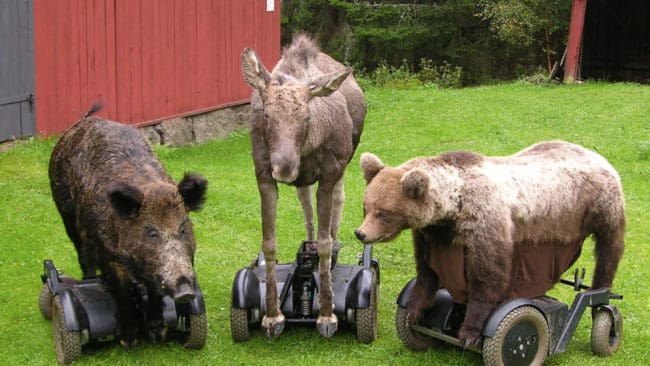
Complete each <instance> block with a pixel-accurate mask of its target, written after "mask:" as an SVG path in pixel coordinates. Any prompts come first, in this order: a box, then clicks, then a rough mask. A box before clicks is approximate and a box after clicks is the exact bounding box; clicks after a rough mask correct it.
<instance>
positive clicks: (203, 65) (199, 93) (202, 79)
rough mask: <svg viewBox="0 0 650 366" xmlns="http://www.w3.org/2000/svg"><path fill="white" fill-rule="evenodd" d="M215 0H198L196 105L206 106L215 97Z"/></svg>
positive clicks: (199, 106) (198, 106)
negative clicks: (213, 90)
mask: <svg viewBox="0 0 650 366" xmlns="http://www.w3.org/2000/svg"><path fill="white" fill-rule="evenodd" d="M213 4H214V3H213V2H212V1H210V0H197V3H196V7H197V10H198V11H197V17H196V47H197V60H196V62H197V64H196V68H197V73H196V86H195V87H196V107H197V108H206V107H208V106H210V101H211V100H213V99H214V97H213V93H212V88H213V87H214V82H215V80H214V69H213V67H212V65H213V64H214V62H215V59H214V53H213V52H212V49H213V48H214V38H213V37H214V33H213V32H212V30H213V29H212V28H213V27H212V26H211V24H212V22H213V21H214V20H213V19H211V18H210V16H211V14H212V7H213Z"/></svg>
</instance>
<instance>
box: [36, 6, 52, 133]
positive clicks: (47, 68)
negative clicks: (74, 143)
mask: <svg viewBox="0 0 650 366" xmlns="http://www.w3.org/2000/svg"><path fill="white" fill-rule="evenodd" d="M48 5H51V3H49V2H35V3H34V7H33V14H34V15H33V17H34V79H35V80H34V84H35V85H34V90H35V93H36V131H37V133H39V134H42V135H48V134H50V133H52V132H54V131H55V128H54V126H53V125H52V118H53V117H54V116H53V115H52V114H53V110H54V102H55V101H54V100H53V99H52V98H49V97H48V96H49V95H52V94H53V90H54V89H55V88H56V86H55V85H53V83H52V82H51V80H52V76H53V75H54V74H55V70H56V67H55V65H54V63H53V62H52V61H51V60H52V57H53V51H52V48H53V46H54V44H55V41H56V37H55V34H54V32H53V30H52V29H50V25H49V24H48V22H47V19H48V16H49V15H50V14H51V13H50V7H51V6H48ZM46 60H50V61H49V62H45V61H46Z"/></svg>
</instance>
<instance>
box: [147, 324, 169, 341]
mask: <svg viewBox="0 0 650 366" xmlns="http://www.w3.org/2000/svg"><path fill="white" fill-rule="evenodd" d="M166 338H167V328H166V327H165V325H164V324H162V322H161V323H159V324H155V325H152V326H151V327H149V339H151V341H152V342H164V341H165V339H166Z"/></svg>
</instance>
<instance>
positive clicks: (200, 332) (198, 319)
mask: <svg viewBox="0 0 650 366" xmlns="http://www.w3.org/2000/svg"><path fill="white" fill-rule="evenodd" d="M189 322H190V327H189V328H190V334H188V335H187V338H186V339H185V344H184V347H185V348H189V349H201V348H203V345H205V341H206V340H207V338H208V316H207V315H206V314H205V313H203V314H190V317H189Z"/></svg>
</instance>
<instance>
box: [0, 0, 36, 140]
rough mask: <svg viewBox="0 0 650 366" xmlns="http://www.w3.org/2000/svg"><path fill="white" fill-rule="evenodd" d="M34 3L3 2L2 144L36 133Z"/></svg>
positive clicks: (0, 70) (0, 65)
mask: <svg viewBox="0 0 650 366" xmlns="http://www.w3.org/2000/svg"><path fill="white" fill-rule="evenodd" d="M32 5H33V0H8V1H4V0H0V141H5V140H10V139H13V138H19V137H25V136H32V135H34V133H35V118H34V114H35V108H34V107H35V106H34V31H33V30H34V28H33V24H32V23H33V22H32V19H33V18H32Z"/></svg>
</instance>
